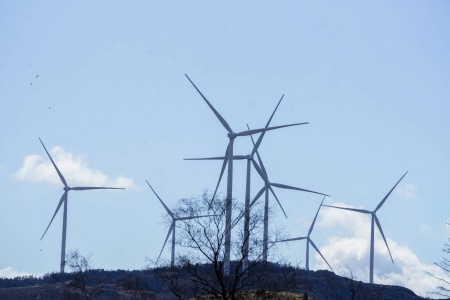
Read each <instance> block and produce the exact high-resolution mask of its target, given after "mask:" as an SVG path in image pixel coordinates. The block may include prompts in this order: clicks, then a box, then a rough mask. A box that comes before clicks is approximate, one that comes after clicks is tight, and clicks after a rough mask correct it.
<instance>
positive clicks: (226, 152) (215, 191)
mask: <svg viewBox="0 0 450 300" xmlns="http://www.w3.org/2000/svg"><path fill="white" fill-rule="evenodd" d="M229 148H230V144H228V146H227V150H226V151H225V156H224V160H223V164H222V170H220V176H219V180H218V181H217V185H216V189H215V190H214V194H213V196H212V198H211V201H214V197H215V196H216V194H217V190H218V189H219V185H220V181H221V180H222V176H223V173H224V172H225V168H226V166H227V164H228V149H229Z"/></svg>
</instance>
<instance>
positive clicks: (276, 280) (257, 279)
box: [160, 193, 296, 299]
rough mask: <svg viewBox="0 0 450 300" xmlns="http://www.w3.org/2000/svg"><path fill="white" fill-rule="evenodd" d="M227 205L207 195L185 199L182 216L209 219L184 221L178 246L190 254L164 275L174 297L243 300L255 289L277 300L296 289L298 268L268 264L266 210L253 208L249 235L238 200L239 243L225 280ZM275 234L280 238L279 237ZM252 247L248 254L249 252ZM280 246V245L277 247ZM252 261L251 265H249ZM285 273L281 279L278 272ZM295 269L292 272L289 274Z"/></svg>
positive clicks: (234, 243) (235, 233)
mask: <svg viewBox="0 0 450 300" xmlns="http://www.w3.org/2000/svg"><path fill="white" fill-rule="evenodd" d="M225 211H226V202H225V201H224V200H222V199H217V198H214V199H212V200H211V199H210V198H209V197H208V195H207V194H206V193H204V194H203V196H202V197H201V198H200V199H197V198H191V199H183V200H181V201H180V205H179V206H178V208H177V209H176V212H177V214H178V215H179V216H182V215H183V216H191V217H195V216H200V215H208V217H205V218H191V219H187V220H185V221H183V222H180V224H179V225H178V226H179V228H178V229H177V231H178V233H179V236H178V244H179V245H180V246H181V248H183V249H184V250H185V252H184V254H183V255H180V256H179V257H178V261H177V263H176V266H175V267H174V268H165V272H163V274H162V273H160V275H161V277H162V278H163V279H164V280H165V282H166V283H167V284H168V286H169V288H170V289H171V290H172V291H173V292H174V294H175V295H176V296H177V297H178V298H180V299H183V297H193V296H195V297H201V299H206V298H208V299H239V298H241V297H244V294H242V293H243V292H245V291H249V290H259V291H260V292H261V291H262V292H263V293H262V294H261V298H270V297H273V296H274V295H275V294H276V293H278V292H280V291H286V290H289V289H292V288H293V287H294V286H295V279H296V272H295V270H294V268H291V269H289V268H281V266H280V265H279V264H277V263H269V262H264V261H263V257H262V254H263V253H262V252H263V251H262V239H261V237H262V233H263V221H264V220H263V218H264V214H263V210H262V209H260V208H259V207H258V205H256V207H253V209H252V212H251V217H250V222H249V226H248V227H247V226H245V228H248V230H247V232H245V231H246V229H244V226H243V224H242V222H243V220H242V218H241V217H242V215H243V213H244V209H243V207H242V206H239V204H237V201H233V207H232V215H233V216H235V217H234V219H233V221H232V228H233V237H234V238H233V241H232V244H231V249H232V257H234V259H233V260H232V261H231V267H230V273H229V275H228V276H225V275H224V272H223V268H224V264H223V261H224V255H225V249H224V248H225V237H226V234H227V232H226V220H225ZM274 235H277V233H275V234H274ZM246 244H248V249H249V250H248V252H247V251H246ZM272 245H274V244H272ZM247 258H248V264H247V265H245V264H244V261H245V260H246V259H247ZM279 270H283V272H281V271H280V272H279V273H282V274H277V271H279ZM286 270H290V271H286Z"/></svg>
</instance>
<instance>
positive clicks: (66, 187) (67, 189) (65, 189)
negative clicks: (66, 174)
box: [63, 186, 71, 192]
mask: <svg viewBox="0 0 450 300" xmlns="http://www.w3.org/2000/svg"><path fill="white" fill-rule="evenodd" d="M63 190H64V191H66V192H68V191H70V190H71V188H70V186H65V187H63Z"/></svg>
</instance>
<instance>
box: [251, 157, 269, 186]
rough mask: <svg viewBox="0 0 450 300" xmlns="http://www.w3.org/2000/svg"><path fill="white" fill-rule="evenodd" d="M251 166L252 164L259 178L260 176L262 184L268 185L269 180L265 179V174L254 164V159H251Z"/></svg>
mask: <svg viewBox="0 0 450 300" xmlns="http://www.w3.org/2000/svg"><path fill="white" fill-rule="evenodd" d="M252 164H253V167H254V168H255V170H256V172H258V174H259V176H261V178H262V180H264V183H266V184H268V183H269V179H268V178H267V174H265V173H264V172H263V170H261V168H260V167H259V166H258V164H257V163H256V161H255V160H254V159H252Z"/></svg>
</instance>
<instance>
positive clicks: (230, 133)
mask: <svg viewBox="0 0 450 300" xmlns="http://www.w3.org/2000/svg"><path fill="white" fill-rule="evenodd" d="M228 137H229V138H230V139H234V138H236V137H237V134H236V132H229V133H228Z"/></svg>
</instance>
